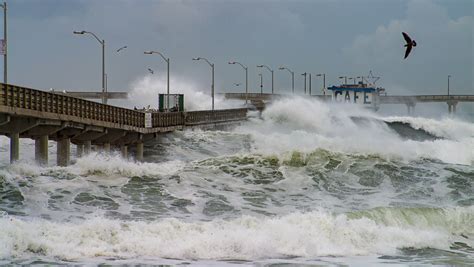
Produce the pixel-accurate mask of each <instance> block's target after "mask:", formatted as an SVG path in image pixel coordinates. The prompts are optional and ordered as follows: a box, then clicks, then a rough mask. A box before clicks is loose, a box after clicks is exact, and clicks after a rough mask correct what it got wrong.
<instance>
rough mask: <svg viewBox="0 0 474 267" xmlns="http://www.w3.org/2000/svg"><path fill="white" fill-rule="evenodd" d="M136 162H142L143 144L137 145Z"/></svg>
mask: <svg viewBox="0 0 474 267" xmlns="http://www.w3.org/2000/svg"><path fill="white" fill-rule="evenodd" d="M135 160H136V161H143V142H138V143H137V151H136V155H135Z"/></svg>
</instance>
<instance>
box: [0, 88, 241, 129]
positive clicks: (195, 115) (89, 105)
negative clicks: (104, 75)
mask: <svg viewBox="0 0 474 267" xmlns="http://www.w3.org/2000/svg"><path fill="white" fill-rule="evenodd" d="M0 106H7V107H12V108H20V109H26V110H33V111H38V112H45V113H53V114H58V115H67V116H73V117H77V118H78V119H90V120H94V121H101V122H109V123H116V124H119V125H123V126H132V127H139V128H145V113H144V112H142V111H136V110H131V109H127V108H121V107H116V106H111V105H106V104H101V103H97V102H94V101H89V100H85V99H82V98H76V97H72V96H67V95H64V94H58V93H54V92H45V91H41V90H36V89H31V88H26V87H21V86H16V85H11V84H3V83H0ZM39 114H40V115H41V113H39ZM246 117H247V109H245V108H242V109H223V110H214V111H212V110H204V111H190V112H153V113H152V114H151V118H152V125H151V127H153V128H155V127H174V126H185V125H198V124H206V123H219V122H225V121H235V120H244V119H245V118H246Z"/></svg>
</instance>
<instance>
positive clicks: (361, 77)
mask: <svg viewBox="0 0 474 267" xmlns="http://www.w3.org/2000/svg"><path fill="white" fill-rule="evenodd" d="M357 79H360V82H361V83H362V84H363V83H364V76H357Z"/></svg>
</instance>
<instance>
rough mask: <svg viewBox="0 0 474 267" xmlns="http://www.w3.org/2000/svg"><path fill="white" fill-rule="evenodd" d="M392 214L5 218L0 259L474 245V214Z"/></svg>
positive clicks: (251, 255) (244, 255)
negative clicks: (203, 218)
mask: <svg viewBox="0 0 474 267" xmlns="http://www.w3.org/2000/svg"><path fill="white" fill-rule="evenodd" d="M390 212H391V211H390V209H385V212H384V213H383V214H388V215H387V216H382V218H377V216H372V217H370V216H369V217H364V216H362V217H359V218H353V217H351V215H345V214H341V215H333V214H330V213H328V212H326V211H323V210H321V211H314V212H310V213H303V214H302V213H293V214H289V215H286V216H283V217H274V218H271V217H263V218H257V217H251V216H243V217H240V218H237V219H234V220H230V221H224V220H214V221H210V222H192V223H190V222H183V221H180V220H177V219H164V220H161V221H157V222H138V221H131V222H125V221H118V220H109V219H104V218H98V217H96V218H92V219H89V220H86V221H80V222H68V223H57V222H51V221H45V220H37V219H34V220H24V219H18V218H14V217H9V216H3V217H1V218H0V227H1V229H2V231H0V244H2V246H0V258H20V259H21V258H24V257H30V256H31V254H37V255H42V256H46V257H54V258H60V259H62V260H77V259H87V258H95V257H101V256H105V257H115V258H134V257H138V256H140V257H145V258H146V257H159V258H176V259H242V260H256V259H263V258H277V257H288V256H290V257H291V256H298V257H315V256H339V255H343V256H352V255H393V254H396V253H397V249H400V248H406V247H410V248H425V247H430V248H437V249H444V250H449V247H450V245H451V244H452V243H453V242H455V241H461V242H464V243H466V244H467V245H469V246H471V247H472V246H473V245H474V240H473V239H472V234H473V228H472V226H473V225H472V222H473V219H474V213H473V210H472V208H456V209H446V210H442V209H438V210H437V211H435V212H432V213H431V215H430V216H426V215H424V213H423V212H420V213H418V212H411V213H410V212H405V213H404V216H401V217H400V216H389V215H390ZM369 215H370V214H369ZM424 220H425V221H424ZM426 220H429V221H426ZM420 221H421V223H420ZM460 226H461V228H459V227H460ZM466 229H467V230H466ZM462 230H466V232H461V231H462ZM461 234H462V235H463V236H461Z"/></svg>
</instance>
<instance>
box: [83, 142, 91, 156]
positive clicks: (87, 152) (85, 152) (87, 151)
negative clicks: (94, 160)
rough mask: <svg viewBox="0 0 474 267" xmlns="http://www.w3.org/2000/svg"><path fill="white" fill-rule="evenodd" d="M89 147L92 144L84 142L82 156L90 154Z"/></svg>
mask: <svg viewBox="0 0 474 267" xmlns="http://www.w3.org/2000/svg"><path fill="white" fill-rule="evenodd" d="M91 146H92V142H91V141H84V154H85V155H87V154H90V153H91Z"/></svg>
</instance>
